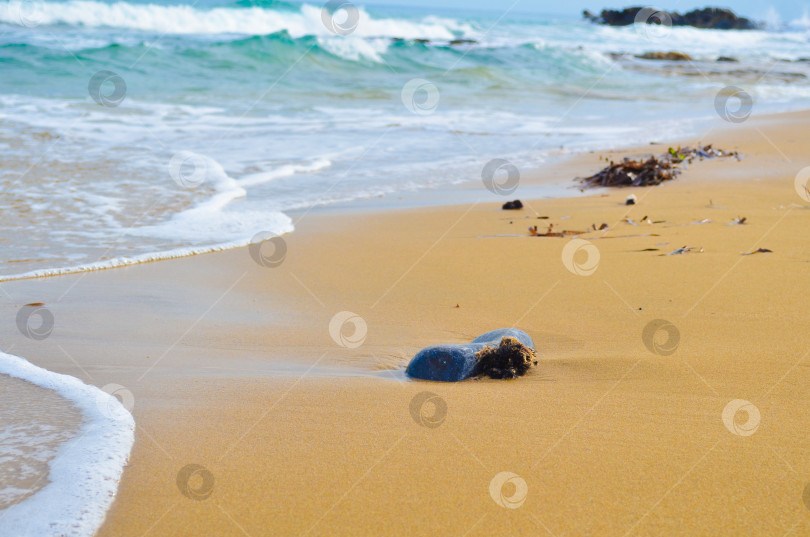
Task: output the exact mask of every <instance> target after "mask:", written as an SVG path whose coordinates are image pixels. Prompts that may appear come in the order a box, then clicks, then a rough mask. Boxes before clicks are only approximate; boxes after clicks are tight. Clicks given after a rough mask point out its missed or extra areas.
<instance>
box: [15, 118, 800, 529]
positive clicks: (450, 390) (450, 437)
mask: <svg viewBox="0 0 810 537" xmlns="http://www.w3.org/2000/svg"><path fill="white" fill-rule="evenodd" d="M808 120H810V114H808V113H804V114H793V115H790V116H779V117H773V118H767V119H759V120H756V121H755V120H754V119H751V120H749V121H748V122H747V123H745V124H743V125H739V126H735V127H734V128H733V129H729V130H726V131H722V132H721V131H716V130H715V131H712V132H709V133H706V134H705V135H704V136H703V137H702V139H703V140H704V141H706V142H711V143H714V144H715V145H716V146H719V147H722V148H724V149H737V150H739V151H740V152H741V153H743V154H744V155H745V158H744V160H743V161H742V162H737V161H734V160H715V161H710V162H702V163H695V164H694V165H693V166H692V167H691V168H690V169H689V170H688V171H687V172H686V173H684V175H682V176H681V177H680V178H678V179H677V180H675V181H673V182H671V183H669V184H664V185H662V186H659V187H652V188H641V189H633V190H632V191H629V190H610V191H606V192H594V193H593V194H592V195H589V196H586V197H578V198H569V199H551V200H548V199H547V200H528V201H527V203H526V205H527V207H526V209H524V210H522V211H515V212H505V211H501V210H500V209H499V207H500V204H501V203H502V202H503V201H504V200H503V198H500V197H497V196H494V195H493V196H492V198H491V199H492V202H490V203H484V204H476V205H454V206H447V207H434V208H427V209H409V210H396V211H390V210H389V211H372V210H367V211H356V212H352V213H347V212H345V211H332V212H330V211H313V212H311V213H309V214H298V215H296V231H295V232H294V233H293V234H291V235H289V236H286V237H285V241H286V245H287V249H288V250H287V256H286V258H285V259H284V262H283V263H282V264H281V265H280V266H278V267H276V268H266V267H261V266H259V265H258V264H256V263H255V262H254V261H253V260H252V259H251V257H250V255H249V253H248V250H247V249H238V250H232V251H227V252H221V253H216V254H209V255H200V256H195V257H191V258H185V259H178V260H172V261H163V262H158V263H151V264H145V265H139V266H133V267H128V268H122V269H116V270H107V271H102V272H95V273H89V274H78V275H71V276H64V277H57V278H47V279H38V280H29V281H19V282H8V283H4V284H2V285H0V294H1V295H2V301H3V310H2V311H3V312H4V313H3V315H5V318H6V321H7V322H6V323H3V329H2V332H0V335H2V337H3V341H5V342H6V345H5V347H4V350H6V351H8V352H12V353H14V354H19V355H22V356H25V357H27V358H28V359H30V360H31V361H32V362H34V363H36V364H38V365H41V366H43V367H46V368H48V369H51V370H54V371H58V372H62V373H68V374H71V375H75V376H77V377H79V378H81V379H83V380H84V381H86V382H90V383H93V384H96V385H98V386H104V385H106V384H108V383H117V384H120V385H123V386H125V387H126V389H128V390H130V391H131V392H132V394H133V396H134V398H135V407H134V409H133V414H134V416H135V419H136V422H137V424H138V428H137V433H136V442H135V446H134V449H133V453H132V457H131V460H130V464H129V466H128V467H127V469H126V471H125V473H124V477H123V480H122V482H121V486H120V490H119V494H118V498H117V500H116V502H115V504H114V505H113V508H112V509H111V511H110V512H109V514H108V517H107V521H106V523H105V525H104V526H103V527H102V529H101V531H100V533H99V535H100V536H102V537H108V536H109V537H123V536H132V537H143V536H146V535H152V536H168V535H172V536H173V535H217V536H226V535H227V536H230V535H233V536H243V535H248V536H250V537H258V536H264V535H268V536H269V535H272V536H277V535H279V536H280V535H295V536H303V535H351V536H364V535H368V536H379V535H401V536H409V537H411V536H416V535H457V536H459V537H460V536H464V535H468V536H475V535H518V534H521V535H545V534H548V535H553V536H557V537H562V536H566V535H599V536H607V535H616V536H623V535H690V536H696V535H713V536H716V535H774V536H777V537H782V536H786V535H806V534H807V533H808V532H810V512H808V508H807V507H805V505H804V503H803V497H802V495H803V491H804V489H805V486H806V484H807V482H808V481H810V456H808V455H810V453H809V452H808V450H809V449H810V437H808V435H807V430H808V427H809V426H810V414H808V411H807V408H808V406H807V401H808V396H810V388H808V387H809V386H810V371H809V370H808V368H807V364H808V363H810V355H808V352H809V351H810V341H808V337H807V324H808V313H807V306H806V302H807V299H808V285H807V275H808V271H810V264H808V263H810V243H809V242H808V238H810V233H809V232H808V225H810V210H808V206H810V202H808V201H806V200H803V199H802V198H801V197H800V196H799V195H798V193H797V191H796V189H795V188H794V177H795V176H796V174H797V172H798V171H799V170H800V169H802V168H804V167H805V166H807V165H808V164H810V162H808V157H807V152H806V149H807V145H806V130H805V129H804V126H805V125H806V124H807V122H808ZM690 142H694V140H691V141H690ZM665 148H666V146H655V147H652V148H642V149H641V150H631V151H629V152H630V153H635V152H638V151H648V150H649V151H655V152H660V151H662V150H664V149H665ZM622 154H624V153H620V152H614V153H612V154H611V155H612V158H614V159H618V158H620V156H621V155H622ZM599 156H600V155H598V154H591V155H582V156H580V157H577V158H575V159H572V160H569V161H567V162H566V163H564V164H562V165H560V166H557V167H555V168H554V169H552V170H544V171H543V173H542V175H543V177H544V178H548V177H565V176H568V177H572V176H574V175H586V174H589V173H592V172H594V171H596V170H597V169H598V168H599V167H600V161H599V160H598V157H599ZM525 180H526V182H529V181H528V179H525ZM631 192H632V193H635V194H636V195H637V196H638V198H639V203H638V205H635V206H632V207H627V206H625V205H624V204H623V201H624V198H625V196H627V195H628V194H629V193H631ZM519 195H520V190H518V192H517V193H516V196H519ZM513 197H514V196H513ZM710 200H712V202H713V205H714V206H713V207H710V206H709V204H710ZM524 201H526V200H524ZM537 215H541V216H548V217H549V219H548V220H538V219H537V218H536V216H537ZM643 216H649V217H650V218H651V219H652V220H665V223H660V224H646V223H640V224H639V225H638V226H633V225H630V224H627V223H623V222H622V219H623V218H624V217H630V218H632V219H634V220H635V221H639V220H640V219H641V218H642V217H643ZM738 216H740V217H742V216H744V217H747V223H746V224H745V225H726V224H728V223H730V222H731V221H732V218H734V217H738ZM564 217H570V218H565V219H564ZM707 218H708V219H711V223H706V224H691V223H693V222H696V221H700V220H702V219H707ZM549 222H553V223H554V224H555V227H556V228H557V229H574V230H579V229H586V228H589V227H590V226H591V224H596V225H599V224H601V223H602V222H606V223H608V224H609V225H610V228H609V230H607V231H605V232H592V233H589V234H588V235H585V236H584V237H583V238H585V239H588V240H589V241H590V243H591V244H592V245H593V246H594V247H596V249H597V251H598V255H599V262H598V267H597V268H596V270H595V272H593V274H591V275H588V276H583V275H577V274H575V273H573V272H571V271H569V270H568V269H567V268H566V266H565V265H564V263H563V251H564V247H565V246H566V244H568V243H569V239H553V238H530V237H528V236H527V234H526V230H527V228H528V226H529V225H539V226H541V227H543V226H544V225H546V224H547V223H549ZM685 245H688V246H693V247H700V248H703V252H702V253H690V254H687V255H679V256H662V255H659V254H663V253H667V252H670V251H672V250H674V249H676V248H678V247H680V246H685ZM759 247H764V248H768V249H771V250H773V253H764V254H756V255H750V256H742V255H741V253H742V252H746V251H750V250H753V249H756V248H759ZM647 248H657V249H658V250H657V251H642V250H644V249H647ZM585 257H586V256H585V253H584V252H580V253H579V254H577V256H575V257H574V261H575V262H576V263H580V264H581V263H583V262H584V260H585ZM32 301H42V302H45V303H46V304H47V306H48V307H49V308H50V309H51V311H52V312H53V313H54V315H55V318H56V326H55V329H54V332H53V334H52V335H51V337H49V338H48V339H45V340H43V341H30V340H26V339H25V338H23V337H22V336H20V335H19V334H18V333H17V332H16V329H15V328H14V315H15V313H16V311H17V308H18V307H19V305H21V304H25V303H26V302H32ZM457 305H458V307H457ZM342 311H349V312H353V313H355V314H357V315H358V316H360V317H361V318H362V319H363V320H364V322H365V323H366V325H367V336H366V338H365V339H364V341H363V342H362V344H361V345H360V346H358V347H356V348H343V347H341V346H339V345H338V344H336V342H335V341H334V340H333V339H332V337H330V332H329V323H330V320H331V319H332V318H333V316H335V314H337V313H338V312H342ZM656 319H664V320H666V321H668V322H669V323H671V325H672V326H673V327H674V330H675V331H677V338H678V339H677V345H673V347H674V352H673V353H671V354H669V355H662V354H656V353H654V352H652V351H651V350H649V349H648V346H647V345H645V342H644V340H643V337H642V333H643V331H644V329H645V326H647V325H648V324H649V323H650V322H651V321H654V320H656ZM506 326H515V327H518V328H521V329H523V330H526V331H527V332H528V333H529V334H530V335H531V336H532V337H533V338H534V341H535V342H536V344H537V347H538V350H539V355H540V364H539V366H538V367H536V368H535V369H533V370H532V371H531V372H530V373H529V374H528V375H527V376H525V377H523V378H520V379H518V380H515V381H494V380H488V379H487V380H480V381H468V382H463V383H457V384H441V383H431V382H415V381H406V380H405V378H404V376H403V373H402V369H403V368H404V366H405V365H406V364H407V361H408V359H409V358H410V357H411V356H412V355H413V354H414V353H415V352H416V351H417V350H418V349H419V348H421V347H423V346H425V345H429V344H435V343H441V342H462V341H468V340H470V339H471V338H473V337H475V336H476V335H478V334H480V333H482V332H484V331H487V330H490V329H494V328H500V327H506ZM351 328H352V327H351V323H350V324H349V326H347V327H345V331H344V332H343V333H344V336H347V337H350V336H351V335H352V329H351ZM673 334H674V332H673ZM666 336H667V333H666V332H665V331H659V333H658V334H657V339H656V341H657V342H658V343H659V344H661V343H666V342H665V340H666ZM673 341H674V340H673ZM670 343H672V341H670ZM425 391H429V392H432V393H433V394H435V397H433V399H432V402H428V403H426V404H425V405H424V406H423V407H422V409H421V410H422V414H421V416H422V420H423V421H422V423H421V424H420V423H419V420H418V419H415V417H414V416H413V415H412V408H411V407H412V401H413V400H414V398H415V396H417V395H418V394H420V393H421V392H425ZM735 400H745V401H748V402H750V403H751V404H752V405H753V407H752V406H749V407H748V410H750V411H751V413H749V414H746V412H745V411H744V410H743V411H740V412H737V413H736V420H737V421H736V422H734V423H729V424H728V426H727V425H726V424H724V421H723V419H722V415H723V412H724V409H725V408H726V407H727V405H729V404H730V403H731V402H732V401H735ZM740 404H742V403H740ZM754 409H756V410H757V411H758V412H759V420H758V421H757V419H756V418H757V416H756V412H755V411H754ZM415 410H416V411H417V412H416V418H419V417H420V414H419V413H418V410H419V409H418V408H417V409H415ZM436 411H438V412H439V415H438V416H437V417H436V421H437V422H436V423H432V425H438V426H428V425H431V422H430V418H431V417H432V416H433V414H434V413H435V412H436ZM732 414H733V408H732ZM748 418H753V420H754V421H749V420H748ZM747 422H748V423H747ZM735 424H736V430H737V432H742V433H745V434H748V433H753V434H748V435H747V436H744V435H739V434H733V433H732V430H735ZM189 464H199V465H202V466H203V467H204V468H205V469H206V470H205V471H207V472H210V475H211V476H212V477H213V480H214V481H213V488H212V489H211V490H206V489H205V487H206V486H207V484H206V483H204V481H203V479H202V477H203V475H202V474H201V473H197V474H196V475H195V476H193V477H192V478H191V479H190V482H189V486H190V488H191V489H200V488H202V489H203V490H201V491H200V494H201V495H202V496H204V497H200V498H197V499H191V498H189V497H187V496H186V495H183V494H182V493H181V491H180V488H179V487H178V484H177V476H178V472H179V471H180V470H181V468H183V467H185V466H186V465H189ZM501 472H513V473H514V474H517V476H518V477H517V478H512V479H511V480H507V481H506V482H505V484H504V486H503V487H502V488H501V492H502V493H503V497H504V498H506V500H504V501H502V502H501V503H504V504H506V505H508V504H509V501H510V498H513V497H514V496H517V497H516V498H514V503H513V504H512V505H511V507H515V508H509V507H502V506H500V505H498V503H497V502H496V501H495V500H494V499H493V496H492V495H491V494H490V485H491V483H492V481H493V478H495V477H496V475H498V474H500V473H501ZM507 477H508V476H507ZM505 479H506V477H504V478H503V479H502V480H505ZM524 482H525V485H526V487H525V498H524V497H523V496H524V495H523V494H522V492H523V488H522V484H523V483H524ZM496 488H497V487H496ZM188 496H193V494H191V493H189V494H188ZM495 497H496V498H497V499H500V498H501V496H499V495H497V494H496V495H495ZM521 500H522V502H523V503H521Z"/></svg>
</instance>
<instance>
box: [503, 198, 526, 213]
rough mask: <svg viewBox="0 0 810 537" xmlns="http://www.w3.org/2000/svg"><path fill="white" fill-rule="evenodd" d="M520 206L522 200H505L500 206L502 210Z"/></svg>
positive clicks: (514, 208)
mask: <svg viewBox="0 0 810 537" xmlns="http://www.w3.org/2000/svg"><path fill="white" fill-rule="evenodd" d="M522 208H523V202H522V201H520V200H514V201H507V202H506V203H504V204H503V207H501V209H503V210H504V211H510V210H517V209H522Z"/></svg>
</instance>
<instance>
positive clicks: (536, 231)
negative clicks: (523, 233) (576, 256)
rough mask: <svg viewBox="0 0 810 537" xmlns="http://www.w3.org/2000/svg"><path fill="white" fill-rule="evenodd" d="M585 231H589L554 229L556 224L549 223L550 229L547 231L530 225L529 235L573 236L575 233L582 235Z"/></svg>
mask: <svg viewBox="0 0 810 537" xmlns="http://www.w3.org/2000/svg"><path fill="white" fill-rule="evenodd" d="M583 233H587V231H572V230H570V229H564V230H562V231H554V224H549V225H548V229H546V231H545V232H541V231H540V230H539V229H537V226H530V227H529V235H531V236H532V237H572V236H575V235H582V234H583Z"/></svg>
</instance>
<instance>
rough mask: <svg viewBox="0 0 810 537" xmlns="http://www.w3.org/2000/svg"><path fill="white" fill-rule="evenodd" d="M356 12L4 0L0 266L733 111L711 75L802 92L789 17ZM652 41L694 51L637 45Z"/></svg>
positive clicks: (191, 247) (747, 85)
mask: <svg viewBox="0 0 810 537" xmlns="http://www.w3.org/2000/svg"><path fill="white" fill-rule="evenodd" d="M347 13H348V12H346V11H343V12H338V13H336V14H335V16H336V17H338V18H339V17H341V16H343V15H346V14H347ZM356 14H357V20H356V25H355V26H353V27H352V28H351V30H352V31H351V32H348V33H347V34H346V35H340V34H336V33H334V32H333V31H330V27H329V24H328V22H329V21H331V20H333V19H329V18H327V21H326V22H325V19H324V16H323V10H322V6H321V5H320V4H296V3H286V2H274V1H258V2H256V1H250V0H239V1H237V2H222V1H218V0H206V1H204V2H197V3H194V4H190V3H175V2H159V3H151V4H149V3H141V2H138V3H136V2H99V1H92V0H72V1H68V2H40V1H36V0H26V1H18V0H12V1H10V2H6V3H0V71H1V72H2V76H0V158H1V159H2V167H0V209H2V211H3V215H4V218H3V219H2V221H0V244H2V245H3V248H2V249H0V278H3V277H9V276H12V275H18V274H21V273H27V272H30V271H48V270H52V269H59V268H65V267H76V266H83V265H87V264H93V263H101V264H108V265H115V264H118V263H120V262H122V258H125V257H133V258H135V259H136V260H137V259H147V258H155V257H161V256H166V255H179V254H183V253H189V252H192V251H204V250H205V249H207V248H209V247H213V246H216V245H219V246H222V245H225V246H233V245H237V244H245V243H246V242H247V241H249V240H250V238H251V237H253V236H254V235H255V234H256V233H258V232H261V231H269V232H274V233H284V232H288V231H291V230H292V229H293V224H292V221H291V219H290V218H289V217H288V216H287V215H286V214H285V211H291V210H294V209H302V208H307V207H312V206H318V205H325V204H332V203H336V202H340V201H347V200H356V199H361V198H370V197H375V196H380V195H390V194H394V193H397V192H404V191H413V190H419V189H429V188H435V187H440V186H445V185H448V184H452V183H459V182H463V181H473V182H475V181H478V182H480V181H481V172H482V169H483V167H484V165H485V164H486V163H487V162H489V161H490V160H492V159H495V158H499V159H504V160H507V161H509V162H510V163H512V164H513V165H514V166H515V167H517V168H518V169H527V168H531V167H538V166H542V163H543V162H545V161H547V159H548V158H549V156H550V155H552V154H555V153H559V152H560V151H563V152H564V151H572V150H578V149H588V148H601V147H609V146H614V147H615V146H621V145H626V144H630V143H636V142H638V143H645V142H648V141H650V140H654V139H655V140H661V139H672V138H674V137H676V136H678V135H681V134H687V133H692V132H698V130H699V128H704V127H705V126H707V125H714V124H718V125H723V124H725V125H728V123H725V122H724V121H723V119H721V117H720V115H721V114H718V112H717V109H716V104H717V95H718V92H719V91H720V90H722V89H723V88H724V87H727V86H735V87H737V88H740V90H741V91H744V92H745V95H747V96H750V99H751V104H752V113H753V114H759V113H763V112H767V111H776V110H787V109H792V108H802V107H806V105H807V102H808V99H810V84H808V81H807V74H808V71H810V63H808V62H804V61H799V60H801V59H802V58H804V57H805V56H810V52H807V50H808V47H807V45H808V31H807V25H806V24H804V23H802V22H801V21H799V22H797V23H795V24H793V25H791V26H788V27H785V28H780V29H771V30H763V31H753V32H740V31H731V32H722V31H710V30H697V29H692V28H672V29H668V28H657V27H647V26H639V27H625V28H608V27H600V26H594V25H592V24H589V23H586V22H583V21H580V20H578V19H575V18H571V19H560V18H554V17H546V16H542V15H526V14H522V13H512V12H510V13H507V14H506V15H503V13H502V12H491V13H487V12H456V11H439V10H434V11H429V10H425V9H424V8H420V9H415V8H407V7H403V8H390V7H386V8H381V7H373V6H367V7H361V8H359V9H358V11H357V12H356ZM335 20H338V19H335ZM338 22H340V20H338ZM349 22H351V21H349ZM332 29H334V26H332ZM668 50H678V51H681V52H685V53H688V54H690V55H691V56H693V58H694V59H695V60H694V61H693V62H690V63H680V64H673V63H671V62H660V61H650V60H641V59H638V58H636V57H635V56H634V55H638V54H642V53H644V52H649V51H668ZM618 54H624V56H620V55H618ZM720 56H729V57H733V58H735V59H737V60H739V61H738V62H717V61H716V60H717V58H718V57H720ZM737 104H738V103H737ZM728 106H730V113H731V114H732V117H733V114H734V113H735V110H736V109H735V106H736V104H735V102H731V103H730V104H729V105H728ZM743 112H745V110H743ZM561 148H562V149H561ZM482 189H483V186H482ZM484 192H485V193H486V191H484ZM519 194H520V192H519V189H518V191H517V192H516V195H519ZM493 199H494V200H495V199H498V196H497V195H495V194H493Z"/></svg>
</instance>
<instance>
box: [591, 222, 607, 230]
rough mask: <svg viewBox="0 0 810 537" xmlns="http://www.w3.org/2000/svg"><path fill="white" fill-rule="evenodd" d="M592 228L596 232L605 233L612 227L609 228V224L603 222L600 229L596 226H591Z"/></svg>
mask: <svg viewBox="0 0 810 537" xmlns="http://www.w3.org/2000/svg"><path fill="white" fill-rule="evenodd" d="M591 228H592V229H593V230H594V231H604V230H606V229H608V228H610V226H608V224H607V222H602V225H601V226H599V227H596V224H591Z"/></svg>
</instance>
